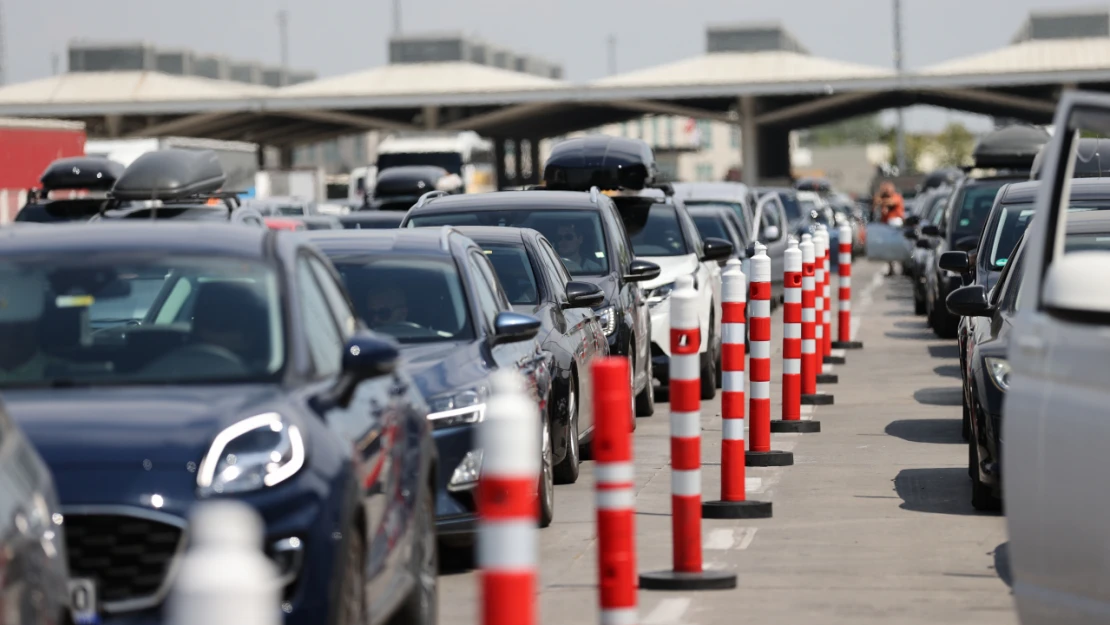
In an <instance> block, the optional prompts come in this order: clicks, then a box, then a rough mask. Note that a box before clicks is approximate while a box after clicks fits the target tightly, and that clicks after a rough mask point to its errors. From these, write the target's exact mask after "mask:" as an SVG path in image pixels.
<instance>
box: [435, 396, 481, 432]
mask: <svg viewBox="0 0 1110 625" xmlns="http://www.w3.org/2000/svg"><path fill="white" fill-rule="evenodd" d="M484 395H485V393H484V392H483V389H472V390H467V391H462V392H458V393H453V394H451V395H447V396H443V397H438V398H435V399H433V400H432V401H430V402H428V406H429V408H430V409H431V412H429V413H428V421H431V422H432V428H433V429H439V428H448V427H454V426H456V425H466V424H468V423H478V422H479V421H481V420H482V419H484V418H485V416H486V404H485V399H484Z"/></svg>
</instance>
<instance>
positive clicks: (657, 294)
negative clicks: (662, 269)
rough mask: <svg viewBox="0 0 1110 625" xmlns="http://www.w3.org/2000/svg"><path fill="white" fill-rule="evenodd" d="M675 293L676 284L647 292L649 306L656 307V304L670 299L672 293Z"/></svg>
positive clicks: (658, 287)
mask: <svg viewBox="0 0 1110 625" xmlns="http://www.w3.org/2000/svg"><path fill="white" fill-rule="evenodd" d="M673 292H674V282H671V283H669V284H664V285H663V286H657V287H655V288H654V289H652V290H650V291H648V292H647V302H648V305H650V306H655V305H656V304H659V303H660V302H662V301H663V300H665V299H667V298H668V297H670V296H671V293H673Z"/></svg>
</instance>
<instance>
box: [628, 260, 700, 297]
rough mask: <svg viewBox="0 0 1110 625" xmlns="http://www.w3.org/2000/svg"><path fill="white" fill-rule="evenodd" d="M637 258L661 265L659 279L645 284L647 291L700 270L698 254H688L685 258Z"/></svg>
mask: <svg viewBox="0 0 1110 625" xmlns="http://www.w3.org/2000/svg"><path fill="white" fill-rule="evenodd" d="M636 258H640V259H642V260H646V261H648V262H652V263H655V264H656V265H659V277H658V278H656V279H654V280H650V281H647V282H644V283H643V287H644V290H645V291H649V290H651V289H654V288H656V287H659V286H663V285H664V284H670V283H672V282H674V281H675V280H677V279H678V277H679V276H688V275H690V274H692V273H694V272H695V271H697V268H698V257H697V255H696V254H686V255H685V256H637V257H636Z"/></svg>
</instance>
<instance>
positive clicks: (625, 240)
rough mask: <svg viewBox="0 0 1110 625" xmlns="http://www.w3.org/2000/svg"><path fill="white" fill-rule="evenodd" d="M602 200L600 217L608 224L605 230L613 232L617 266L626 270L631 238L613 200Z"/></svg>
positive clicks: (629, 257)
mask: <svg viewBox="0 0 1110 625" xmlns="http://www.w3.org/2000/svg"><path fill="white" fill-rule="evenodd" d="M602 201H603V202H606V204H604V205H603V208H602V216H603V217H602V218H603V219H604V220H605V222H606V223H607V224H608V226H607V230H608V231H609V232H611V233H612V234H613V237H612V240H613V245H614V246H615V248H616V249H615V250H614V254H615V256H616V259H617V266H618V267H620V269H621V271H624V270H627V269H628V266H629V265H631V264H632V256H633V253H632V240H631V239H630V238H629V236H628V230H627V229H625V227H624V222H623V221H621V218H620V215H619V214H618V213H617V207H616V205H614V204H613V201H612V200H610V199H609V198H608V197H604V198H603V200H602ZM603 236H604V235H603ZM555 256H556V257H558V256H559V254H558V253H556V254H555ZM572 273H573V272H572Z"/></svg>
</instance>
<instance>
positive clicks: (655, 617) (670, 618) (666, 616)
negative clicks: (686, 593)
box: [643, 597, 691, 625]
mask: <svg viewBox="0 0 1110 625" xmlns="http://www.w3.org/2000/svg"><path fill="white" fill-rule="evenodd" d="M690 603H691V600H690V599H689V598H688V597H675V598H671V599H664V600H662V601H660V602H659V605H657V606H655V609H654V610H652V611H651V612H650V613H649V614H648V615H647V618H645V619H644V622H643V623H644V625H678V623H680V622H681V621H682V617H683V616H685V615H686V610H688V609H690Z"/></svg>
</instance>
